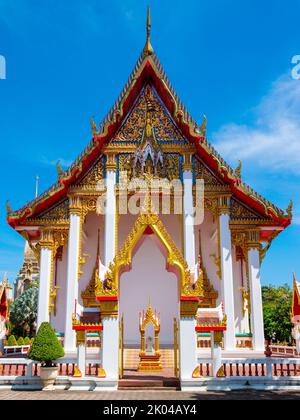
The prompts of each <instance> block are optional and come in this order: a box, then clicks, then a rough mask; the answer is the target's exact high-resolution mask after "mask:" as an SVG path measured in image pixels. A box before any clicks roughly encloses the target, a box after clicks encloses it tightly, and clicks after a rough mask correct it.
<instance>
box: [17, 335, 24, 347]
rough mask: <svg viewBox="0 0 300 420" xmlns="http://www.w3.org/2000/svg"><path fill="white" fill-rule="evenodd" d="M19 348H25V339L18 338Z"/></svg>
mask: <svg viewBox="0 0 300 420" xmlns="http://www.w3.org/2000/svg"><path fill="white" fill-rule="evenodd" d="M18 346H24V338H23V337H19V338H18Z"/></svg>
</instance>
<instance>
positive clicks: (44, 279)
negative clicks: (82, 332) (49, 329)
mask: <svg viewBox="0 0 300 420" xmlns="http://www.w3.org/2000/svg"><path fill="white" fill-rule="evenodd" d="M40 244H41V255H40V280H39V300H38V315H37V328H39V327H40V325H41V324H42V322H49V321H50V314H49V303H50V283H51V273H52V267H51V264H52V252H53V248H52V246H51V245H53V244H52V243H51V241H50V242H49V244H48V245H47V244H46V240H45V239H42V241H41V242H40Z"/></svg>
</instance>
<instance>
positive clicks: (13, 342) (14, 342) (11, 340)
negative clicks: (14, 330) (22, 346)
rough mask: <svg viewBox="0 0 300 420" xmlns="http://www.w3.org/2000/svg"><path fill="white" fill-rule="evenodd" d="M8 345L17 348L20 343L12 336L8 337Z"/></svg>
mask: <svg viewBox="0 0 300 420" xmlns="http://www.w3.org/2000/svg"><path fill="white" fill-rule="evenodd" d="M7 344H8V345H9V347H13V346H17V345H18V343H17V340H16V337H15V336H14V335H10V336H9V337H8V340H7Z"/></svg>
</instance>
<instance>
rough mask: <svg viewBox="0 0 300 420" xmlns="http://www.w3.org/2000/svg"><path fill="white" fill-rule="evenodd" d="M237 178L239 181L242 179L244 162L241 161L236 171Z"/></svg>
mask: <svg viewBox="0 0 300 420" xmlns="http://www.w3.org/2000/svg"><path fill="white" fill-rule="evenodd" d="M235 176H236V177H237V178H239V179H241V177H242V161H241V160H239V164H238V166H237V168H236V170H235Z"/></svg>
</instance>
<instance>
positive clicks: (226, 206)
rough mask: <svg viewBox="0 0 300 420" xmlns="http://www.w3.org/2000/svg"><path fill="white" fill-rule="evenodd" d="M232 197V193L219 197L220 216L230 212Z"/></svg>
mask: <svg viewBox="0 0 300 420" xmlns="http://www.w3.org/2000/svg"><path fill="white" fill-rule="evenodd" d="M230 198H231V195H228V194H226V195H220V196H219V197H218V214H219V216H222V215H228V216H229V214H230Z"/></svg>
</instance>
